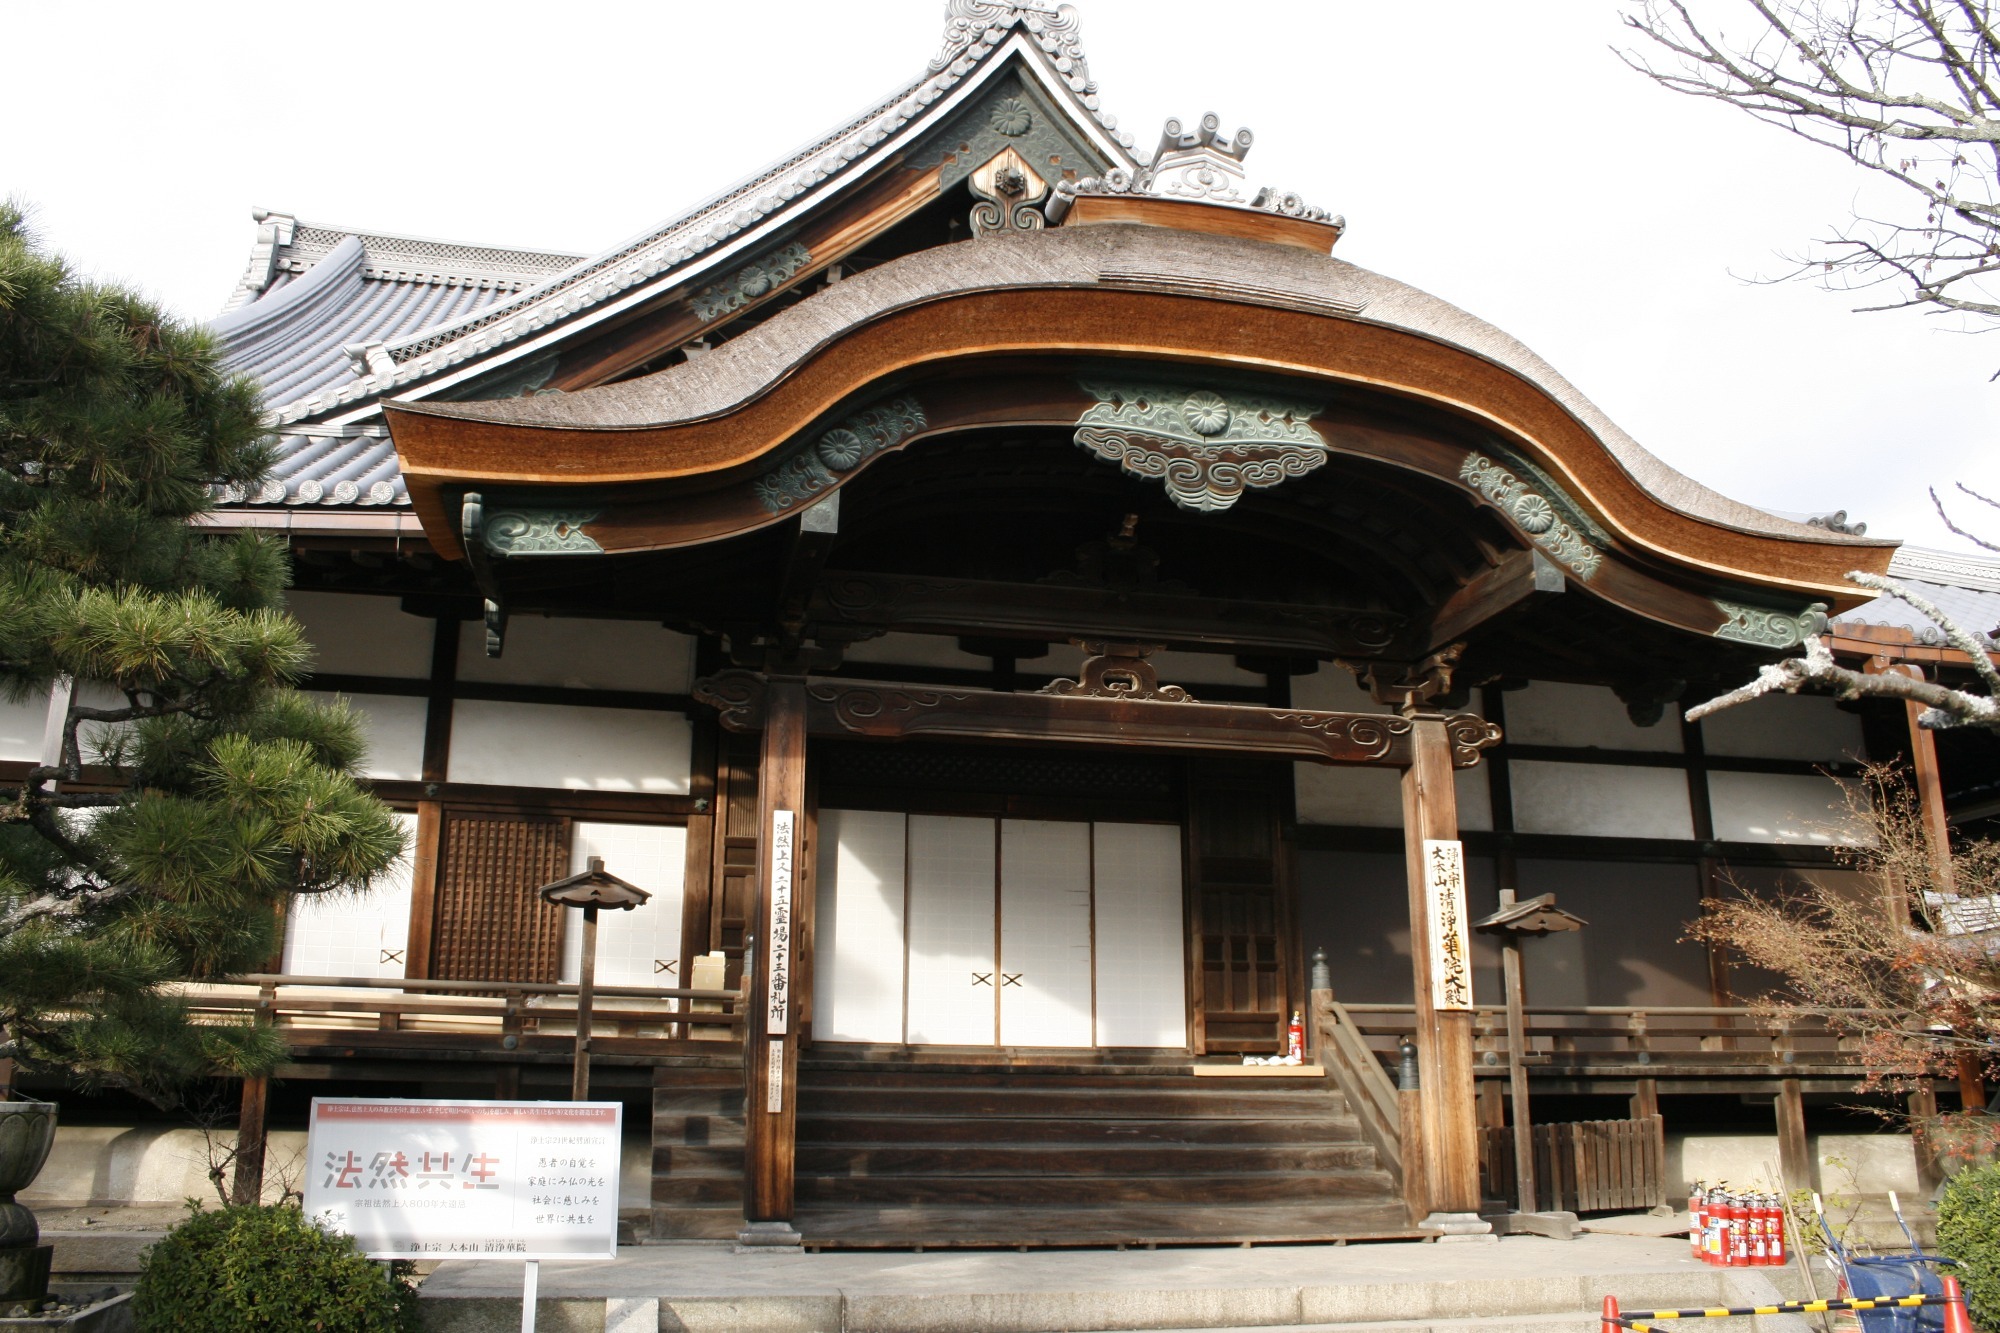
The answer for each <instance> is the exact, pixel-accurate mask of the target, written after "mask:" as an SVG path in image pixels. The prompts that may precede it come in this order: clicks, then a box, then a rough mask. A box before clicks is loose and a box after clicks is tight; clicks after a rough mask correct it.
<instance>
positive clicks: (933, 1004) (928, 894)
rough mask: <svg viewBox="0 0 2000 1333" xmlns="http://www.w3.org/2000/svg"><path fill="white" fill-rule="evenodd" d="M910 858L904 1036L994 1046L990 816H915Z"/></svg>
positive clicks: (940, 1042) (931, 1041) (921, 1040)
mask: <svg viewBox="0 0 2000 1333" xmlns="http://www.w3.org/2000/svg"><path fill="white" fill-rule="evenodd" d="M909 858H910V866H909V883H910V906H909V974H910V980H909V987H910V1002H909V1018H908V1026H907V1029H906V1038H905V1039H906V1040H908V1041H911V1042H916V1043H928V1044H934V1045H947V1046H991V1045H992V1044H993V1039H994V1023H995V1009H994V999H993V997H994V994H995V987H997V986H998V985H999V982H1000V978H999V977H998V976H997V975H995V968H994V965H993V909H994V901H993V884H994V869H995V867H994V829H993V821H992V820H990V819H970V818H962V817H959V816H955V815H911V816H910V853H909ZM982 976H983V977H984V978H985V980H984V981H983V982H982V981H980V980H979V979H978V978H980V977H982Z"/></svg>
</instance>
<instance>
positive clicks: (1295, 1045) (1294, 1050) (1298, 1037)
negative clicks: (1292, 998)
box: [1285, 1009, 1306, 1064]
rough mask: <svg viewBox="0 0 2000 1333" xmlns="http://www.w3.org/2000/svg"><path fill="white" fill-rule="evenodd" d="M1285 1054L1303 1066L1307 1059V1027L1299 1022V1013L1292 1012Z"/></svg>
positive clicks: (1296, 1011)
mask: <svg viewBox="0 0 2000 1333" xmlns="http://www.w3.org/2000/svg"><path fill="white" fill-rule="evenodd" d="M1285 1047H1286V1049H1285V1053H1286V1054H1287V1055H1289V1056H1291V1057H1292V1059H1294V1060H1297V1061H1299V1062H1300V1063H1301V1064H1303V1063H1304V1062H1305V1058H1306V1025H1305V1024H1304V1023H1302V1022H1300V1021H1299V1011H1298V1010H1296V1009H1294V1010H1292V1026H1291V1029H1290V1031H1289V1032H1288V1033H1287V1040H1286V1043H1285Z"/></svg>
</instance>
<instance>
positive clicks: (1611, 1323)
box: [1602, 1287, 1972, 1333]
mask: <svg viewBox="0 0 2000 1333" xmlns="http://www.w3.org/2000/svg"><path fill="white" fill-rule="evenodd" d="M1946 1290H1947V1291H1950V1290H1952V1288H1949V1287H1947V1288H1946ZM1947 1308H1950V1307H1947ZM1957 1308H1958V1310H1959V1311H1960V1312H1961V1313H1960V1315H1959V1317H1960V1318H1961V1319H1963V1318H1964V1317H1965V1316H1964V1314H1963V1311H1964V1309H1965V1303H1964V1302H1963V1301H1961V1302H1960V1303H1959V1304H1958V1306H1957ZM1945 1318H1946V1320H1947V1322H1946V1324H1945V1327H1944V1333H1972V1325H1971V1324H1970V1323H1968V1324H1966V1325H1965V1327H1964V1328H1962V1329H1960V1328H1953V1327H1952V1326H1951V1324H1950V1323H1949V1320H1950V1318H1951V1316H1949V1315H1946V1316H1945ZM1602 1333H1625V1329H1624V1328H1623V1326H1621V1325H1620V1324H1619V1322H1618V1298H1617V1297H1616V1296H1606V1297H1605V1298H1604V1328H1603V1330H1602Z"/></svg>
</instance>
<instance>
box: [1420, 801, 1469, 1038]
mask: <svg viewBox="0 0 2000 1333" xmlns="http://www.w3.org/2000/svg"><path fill="white" fill-rule="evenodd" d="M1424 907H1425V912H1426V913H1427V915H1428V918H1429V920H1428V925H1429V927H1430V929H1429V930H1428V932H1426V933H1427V934H1429V936H1430V946H1431V1008H1432V1009H1434V1010H1436V1011H1438V1012H1440V1013H1449V1012H1463V1011H1466V1010H1469V1009H1471V1008H1472V956H1471V952H1470V950H1471V944H1470V941H1469V939H1468V937H1467V935H1466V922H1465V846H1464V844H1463V843H1460V842H1458V841H1456V840H1445V839H1440V838H1425V839H1424Z"/></svg>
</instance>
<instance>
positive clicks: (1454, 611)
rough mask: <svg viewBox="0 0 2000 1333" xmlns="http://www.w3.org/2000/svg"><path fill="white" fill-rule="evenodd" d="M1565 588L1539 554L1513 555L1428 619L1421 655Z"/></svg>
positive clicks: (1558, 570)
mask: <svg viewBox="0 0 2000 1333" xmlns="http://www.w3.org/2000/svg"><path fill="white" fill-rule="evenodd" d="M1567 586H1568V581H1567V580H1566V579H1565V578H1564V576H1563V572H1562V568H1561V567H1560V566H1559V565H1557V564H1556V563H1555V562H1554V561H1553V560H1550V559H1549V558H1548V557H1547V556H1545V555H1543V554H1542V553H1541V552H1540V551H1537V550H1533V549H1529V550H1525V551H1516V552H1514V553H1513V554H1512V555H1510V556H1508V557H1507V558H1505V559H1504V560H1502V561H1501V562H1500V563H1499V564H1497V565H1495V566H1493V567H1492V568H1491V569H1489V570H1487V571H1486V572H1485V573H1484V574H1481V575H1479V576H1478V577H1476V578H1474V579H1472V580H1471V581H1470V582H1468V583H1466V584H1465V585H1463V586H1462V587H1460V588H1459V590H1458V591H1457V592H1455V593H1453V594H1452V595H1451V596H1450V597H1449V598H1447V599H1446V601H1445V604H1444V605H1443V606H1440V607H1439V608H1438V609H1437V614H1435V615H1433V616H1432V617H1431V625H1430V643H1429V646H1428V647H1426V648H1425V649H1424V650H1423V651H1424V652H1425V653H1434V652H1436V651H1438V649H1440V648H1443V647H1445V646H1446V645H1448V644H1452V643H1456V642H1457V641H1458V640H1460V639H1463V638H1464V637H1465V636H1466V635H1468V634H1470V633H1472V632H1473V631H1474V630H1476V629H1479V628H1481V627H1483V626H1485V625H1488V624H1491V623H1492V622H1494V621H1496V620H1500V619H1502V618H1504V617H1506V616H1509V615H1512V614H1514V613H1517V612H1519V611H1522V610H1524V609H1526V608H1527V607H1529V606H1531V605H1533V604H1534V603H1536V602H1539V601H1542V600H1545V599H1546V598H1548V597H1551V596H1553V595H1555V594H1556V593H1559V592H1561V591H1562V590H1563V589H1564V588H1565V587H1567Z"/></svg>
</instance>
